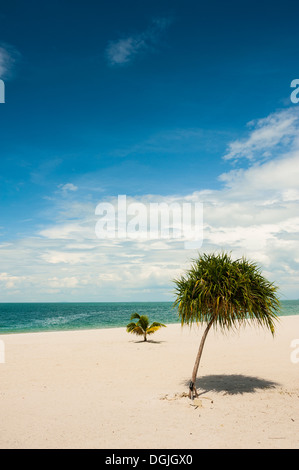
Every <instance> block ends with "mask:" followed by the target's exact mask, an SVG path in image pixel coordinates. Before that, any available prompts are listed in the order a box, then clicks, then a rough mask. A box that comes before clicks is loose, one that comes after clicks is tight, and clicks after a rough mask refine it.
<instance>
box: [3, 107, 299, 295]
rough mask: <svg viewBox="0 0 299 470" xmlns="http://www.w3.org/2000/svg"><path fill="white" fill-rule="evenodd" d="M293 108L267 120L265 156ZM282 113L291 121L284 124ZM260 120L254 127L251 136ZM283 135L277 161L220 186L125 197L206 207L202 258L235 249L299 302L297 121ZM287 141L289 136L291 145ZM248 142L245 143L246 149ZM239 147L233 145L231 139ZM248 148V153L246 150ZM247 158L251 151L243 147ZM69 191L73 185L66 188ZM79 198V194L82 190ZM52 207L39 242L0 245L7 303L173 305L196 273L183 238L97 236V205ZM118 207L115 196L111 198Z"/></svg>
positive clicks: (64, 202)
mask: <svg viewBox="0 0 299 470" xmlns="http://www.w3.org/2000/svg"><path fill="white" fill-rule="evenodd" d="M292 113H293V111H291V112H290V114H289V113H288V110H286V111H285V113H283V115H282V114H281V112H278V113H276V115H275V113H273V114H272V115H271V119H270V118H269V119H267V118H265V119H264V120H263V122H264V125H265V126H266V127H267V129H268V132H265V133H264V134H263V135H264V140H263V139H262V137H261V135H262V133H261V134H260V135H259V143H258V146H259V148H263V149H267V142H269V140H271V141H272V142H273V139H272V138H271V139H270V138H269V136H270V134H271V132H270V122H272V123H273V126H274V127H273V128H277V126H276V125H277V123H278V122H282V121H284V122H285V120H284V118H286V116H291V115H292ZM283 116H284V117H283ZM254 126H256V128H257V129H262V127H263V126H262V124H261V121H257V122H256V124H255V125H254V124H252V123H251V127H250V129H249V130H248V138H247V139H245V140H244V142H249V141H250V136H252V134H253V133H254V132H255V130H256V128H255V127H254ZM289 126H290V129H289V130H288V129H286V128H284V129H283V130H282V127H283V126H282V127H279V128H280V129H281V134H280V138H279V139H278V140H279V143H278V144H275V145H274V144H273V149H274V147H276V153H275V157H271V158H269V159H266V160H263V159H262V160H255V161H250V162H249V163H250V164H249V167H248V168H246V169H244V168H243V169H239V170H232V171H231V172H227V173H225V174H222V175H221V177H220V179H221V183H222V187H219V188H218V189H217V190H216V189H214V190H212V189H210V190H204V191H196V192H193V193H190V194H186V195H184V196H181V195H179V194H178V195H168V196H157V195H156V196H151V195H143V196H140V197H130V198H129V197H128V203H133V202H134V203H140V202H141V203H142V204H145V205H146V206H148V205H149V204H150V203H151V202H157V201H158V202H165V203H167V204H171V203H173V202H177V203H179V204H183V203H186V202H190V201H192V202H194V203H195V202H203V208H204V213H203V222H204V241H203V245H202V248H201V251H204V252H210V251H220V250H228V251H231V252H232V256H234V257H238V256H243V255H245V256H247V257H248V258H250V259H253V260H255V261H257V262H258V263H259V264H260V265H261V267H262V270H263V272H264V274H265V275H266V276H267V277H268V278H269V279H270V280H272V281H274V282H275V283H277V284H278V286H279V287H280V292H281V294H282V295H283V296H285V297H289V298H298V297H299V291H298V279H299V261H298V260H299V184H298V181H299V142H298V140H297V139H296V135H297V134H298V133H299V122H298V120H297V119H296V120H295V119H294V120H293V119H290V120H289ZM282 136H288V139H284V137H282ZM249 147H250V145H247V146H246V145H245V146H244V149H248V148H249ZM231 148H234V142H231ZM240 151H241V150H240ZM244 152H245V150H244ZM67 184H71V183H67ZM76 196H77V193H76ZM60 197H61V200H60V201H59V199H58V197H57V198H56V200H55V201H54V202H53V203H55V204H56V205H55V206H54V207H53V209H55V211H54V210H53V214H54V215H53V218H52V223H51V224H50V225H48V226H47V227H45V228H44V229H43V230H41V231H40V232H39V233H37V234H36V235H35V237H34V238H33V237H32V238H26V239H20V240H15V241H14V242H11V243H3V244H2V245H0V253H1V269H2V270H3V273H2V274H0V283H1V285H2V287H3V288H2V289H1V300H2V301H5V300H10V299H12V298H13V299H16V296H15V294H14V296H12V294H9V292H12V291H13V289H16V288H19V290H20V293H19V294H18V298H19V299H20V300H26V299H27V300H53V297H51V296H52V295H53V289H55V296H56V297H55V298H56V299H58V300H59V299H61V300H69V292H70V291H72V299H73V300H75V301H76V300H86V301H88V300H98V301H101V300H103V301H109V300H155V299H157V300H171V299H173V290H174V286H173V285H172V283H171V279H173V278H174V277H176V276H177V275H179V273H182V272H183V270H184V269H185V268H186V267H188V266H189V264H190V258H193V257H194V256H196V250H186V249H185V247H184V240H174V239H171V238H169V239H167V238H166V239H152V240H151V239H143V240H136V241H134V240H120V239H117V240H115V239H111V240H103V239H98V238H97V237H96V235H95V224H96V222H97V220H98V217H97V216H96V215H95V208H96V205H97V203H99V202H101V201H96V202H95V203H94V204H93V203H91V202H90V201H89V202H88V203H83V202H78V201H74V200H71V201H69V200H68V199H66V198H63V197H62V194H60ZM110 202H111V203H113V204H114V205H115V206H116V203H117V201H116V200H115V199H112V198H111V200H110Z"/></svg>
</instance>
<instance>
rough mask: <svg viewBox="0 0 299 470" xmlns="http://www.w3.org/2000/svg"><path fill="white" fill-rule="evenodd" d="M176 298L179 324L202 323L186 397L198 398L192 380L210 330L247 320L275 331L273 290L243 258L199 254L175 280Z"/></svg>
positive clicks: (251, 263)
mask: <svg viewBox="0 0 299 470" xmlns="http://www.w3.org/2000/svg"><path fill="white" fill-rule="evenodd" d="M174 283H175V284H176V290H175V292H176V299H175V303H174V306H178V313H179V317H180V318H181V323H182V325H183V324H188V325H189V324H190V325H192V323H193V322H196V323H197V324H198V323H200V324H202V323H205V324H206V328H205V331H204V333H203V336H202V339H201V342H200V345H199V349H198V353H197V356H196V360H195V364H194V368H193V372H192V376H191V381H190V384H189V397H190V398H191V399H193V398H194V396H198V393H197V390H196V387H195V381H196V377H197V372H198V367H199V363H200V359H201V355H202V351H203V347H204V343H205V340H206V337H207V334H208V332H209V330H210V328H211V327H212V326H213V327H216V326H219V327H220V329H222V330H225V329H231V328H234V327H236V326H240V325H241V324H245V323H246V322H247V321H248V320H250V321H253V322H255V323H257V324H258V325H260V326H263V327H266V328H269V329H270V331H271V333H272V335H274V332H275V321H277V320H278V316H277V312H278V310H279V300H278V298H277V296H276V292H277V287H276V286H275V285H274V284H273V283H271V282H269V281H267V279H265V278H264V277H263V276H262V275H261V272H260V268H258V266H257V265H256V264H255V263H253V262H249V261H247V260H246V259H245V258H242V259H238V260H235V261H233V260H232V259H231V257H230V255H228V254H226V253H222V254H219V255H216V254H203V255H199V257H198V258H197V259H196V260H193V264H192V265H191V268H190V269H189V270H188V271H187V272H186V275H185V276H181V277H180V278H179V279H175V280H174Z"/></svg>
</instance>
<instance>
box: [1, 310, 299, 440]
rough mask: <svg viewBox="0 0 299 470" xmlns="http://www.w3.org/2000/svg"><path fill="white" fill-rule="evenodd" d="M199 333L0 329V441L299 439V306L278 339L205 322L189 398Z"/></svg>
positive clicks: (286, 319) (170, 327) (198, 330)
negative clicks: (145, 337) (195, 396)
mask: <svg viewBox="0 0 299 470" xmlns="http://www.w3.org/2000/svg"><path fill="white" fill-rule="evenodd" d="M202 331H203V330H202V328H197V327H193V328H192V329H191V330H190V328H189V327H184V328H183V329H182V328H181V326H180V325H168V326H167V328H164V329H162V330H160V331H158V332H157V333H155V335H153V336H151V337H150V339H151V341H149V342H147V343H144V342H141V341H140V340H139V338H138V337H136V336H133V335H130V334H128V333H127V332H126V331H125V329H118V328H117V329H105V330H100V329H99V330H88V331H69V332H52V333H26V334H14V335H1V336H0V339H1V340H2V342H3V343H1V344H2V346H3V345H4V347H5V362H4V363H0V381H1V382H0V383H1V385H0V387H1V388H0V416H1V420H0V448H2V449H3V448H4V449H5V448H6V449H13V448H27V449H28V448H42V449H44V448H52V449H53V448H99V449H133V448H135V449H142V448H143V449H188V448H189V449H194V448H195V449H196V448H198V449H202V448H205V449H215V448H222V449H223V448H224V449H236V448H243V449H258V448H268V449H269V448H270V449H271V448H278V449H283V448H289V449H294V448H298V447H299V316H293V317H282V318H281V322H280V324H279V326H278V328H277V335H276V337H275V338H274V339H273V338H272V336H271V334H270V333H269V332H267V331H265V330H262V329H258V328H256V327H252V326H247V327H246V328H243V329H241V330H240V331H239V332H237V333H229V334H226V335H223V334H222V333H221V332H214V331H210V332H209V335H208V337H207V341H206V345H205V349H204V352H203V356H202V362H201V365H200V368H199V378H198V381H197V386H198V388H199V393H200V397H199V401H196V402H191V401H190V400H189V399H188V398H187V397H185V396H184V393H185V392H187V383H188V381H189V379H190V374H191V372H192V368H193V363H194V360H195V356H196V353H197V349H198V345H199V341H200V337H201V334H202ZM295 339H298V343H297V346H295V347H294V346H293V347H291V343H292V341H294V340H295ZM291 354H293V355H291Z"/></svg>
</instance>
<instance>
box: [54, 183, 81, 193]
mask: <svg viewBox="0 0 299 470" xmlns="http://www.w3.org/2000/svg"><path fill="white" fill-rule="evenodd" d="M58 187H59V188H60V189H61V191H62V192H63V193H66V192H68V191H77V190H78V187H77V186H75V185H74V184H73V183H66V184H60V185H59V186H58Z"/></svg>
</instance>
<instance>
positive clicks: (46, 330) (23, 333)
mask: <svg viewBox="0 0 299 470" xmlns="http://www.w3.org/2000/svg"><path fill="white" fill-rule="evenodd" d="M289 317H295V318H296V317H298V318H299V313H298V314H297V315H292V314H290V315H278V319H279V320H280V319H281V318H289ZM165 324H166V326H170V325H179V326H181V322H180V321H177V322H173V323H165ZM277 325H279V322H278V323H277ZM193 326H194V328H197V325H196V324H194V325H193ZM182 328H185V329H187V328H190V327H189V326H188V325H183V326H182ZM241 328H243V327H241ZM116 329H126V325H124V326H98V327H96V326H94V327H82V328H73V329H63V328H61V329H57V330H50V329H41V330H30V331H10V332H3V333H2V332H1V330H0V338H1V336H11V335H25V334H26V335H27V334H38V333H69V332H73V331H93V330H116Z"/></svg>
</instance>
